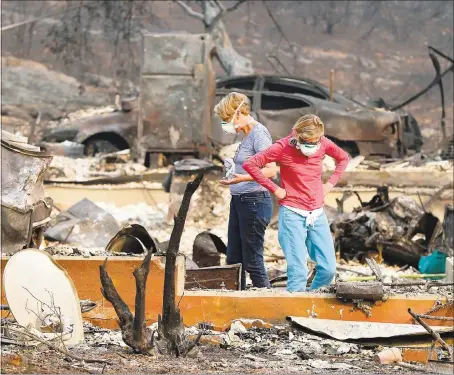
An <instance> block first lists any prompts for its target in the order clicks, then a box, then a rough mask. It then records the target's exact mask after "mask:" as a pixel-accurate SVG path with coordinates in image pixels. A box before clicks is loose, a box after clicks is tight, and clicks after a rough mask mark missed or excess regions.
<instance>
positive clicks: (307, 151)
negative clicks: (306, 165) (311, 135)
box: [296, 142, 320, 157]
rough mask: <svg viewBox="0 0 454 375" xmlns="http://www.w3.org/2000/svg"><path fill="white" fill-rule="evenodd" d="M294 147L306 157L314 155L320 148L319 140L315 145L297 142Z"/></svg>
mask: <svg viewBox="0 0 454 375" xmlns="http://www.w3.org/2000/svg"><path fill="white" fill-rule="evenodd" d="M296 147H297V148H298V149H299V150H300V151H301V153H302V154H303V155H305V156H307V157H310V156H312V155H314V154H315V153H316V152H317V151H318V150H319V148H320V142H319V143H317V144H316V145H313V144H305V143H299V142H298V143H297V145H296Z"/></svg>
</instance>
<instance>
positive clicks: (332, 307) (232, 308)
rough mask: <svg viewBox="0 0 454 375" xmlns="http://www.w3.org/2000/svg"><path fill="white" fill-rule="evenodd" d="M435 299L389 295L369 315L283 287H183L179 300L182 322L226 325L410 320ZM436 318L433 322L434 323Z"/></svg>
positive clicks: (322, 296)
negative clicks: (242, 321)
mask: <svg viewBox="0 0 454 375" xmlns="http://www.w3.org/2000/svg"><path fill="white" fill-rule="evenodd" d="M436 301H437V296H436V295H430V294H424V295H418V296H414V297H405V296H391V297H389V299H388V300H386V301H384V302H381V301H380V302H377V303H376V304H375V305H372V307H371V311H370V312H371V316H370V317H368V316H367V315H366V314H365V312H364V311H361V310H359V309H357V308H355V305H354V304H353V303H345V302H342V301H340V300H339V299H337V298H336V296H335V295H334V294H320V293H307V292H306V293H289V292H287V291H277V290H271V291H263V292H261V291H241V292H240V291H238V292H228V291H186V292H185V295H184V297H183V300H182V301H181V304H180V309H181V312H182V314H183V316H184V319H185V323H186V324H191V325H192V324H196V323H197V322H199V321H201V320H202V321H204V322H212V323H214V324H215V326H221V327H227V326H228V325H229V324H230V322H231V321H233V320H235V319H238V318H243V319H251V320H254V319H262V320H263V321H265V322H271V323H278V322H280V323H282V321H283V320H284V319H285V317H286V316H289V315H292V316H301V317H311V316H312V317H317V318H321V319H335V320H336V319H338V320H348V321H369V322H383V323H402V324H406V323H407V324H411V323H412V318H411V317H410V316H409V315H408V313H407V310H408V308H409V307H411V309H412V310H415V311H418V312H422V311H428V310H429V309H430V308H431V307H432V306H433V305H434V304H435V302H436ZM437 315H439V316H453V315H454V309H453V306H450V307H447V308H444V309H441V310H439V311H438V312H437ZM435 322H437V323H435ZM433 325H452V322H448V321H434V324H433Z"/></svg>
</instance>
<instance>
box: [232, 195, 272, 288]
mask: <svg viewBox="0 0 454 375" xmlns="http://www.w3.org/2000/svg"><path fill="white" fill-rule="evenodd" d="M272 213H273V205H272V202H271V197H270V194H269V193H268V192H263V191H260V192H256V193H247V194H241V195H232V200H231V201H230V217H229V233H228V243H227V264H236V263H241V264H242V265H243V267H242V269H243V271H242V274H241V289H242V290H244V289H245V288H246V271H247V272H248V273H249V276H250V277H251V280H252V285H253V286H254V287H256V288H270V280H269V279H268V274H267V273H266V269H265V263H264V261H263V242H264V240H265V230H266V227H267V226H268V224H269V223H270V220H271V215H272Z"/></svg>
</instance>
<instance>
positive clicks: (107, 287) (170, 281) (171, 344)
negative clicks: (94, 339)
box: [99, 170, 205, 356]
mask: <svg viewBox="0 0 454 375" xmlns="http://www.w3.org/2000/svg"><path fill="white" fill-rule="evenodd" d="M204 174H205V170H202V171H201V172H199V174H198V175H197V177H196V178H195V179H194V181H192V182H189V183H188V185H187V186H186V190H185V192H184V196H183V201H182V203H181V207H180V210H179V211H178V215H177V216H176V217H175V225H174V227H173V230H172V234H171V236H170V241H169V247H168V249H167V254H166V265H165V278H164V298H163V306H162V318H161V316H159V317H158V342H157V344H158V349H159V350H160V351H161V352H164V353H175V354H176V355H177V356H180V355H186V354H187V353H188V352H189V351H190V350H191V349H192V348H193V347H194V346H195V345H197V343H198V341H199V340H200V337H201V333H199V335H198V336H197V339H196V340H195V341H194V342H187V341H186V340H185V337H184V325H183V319H182V318H181V315H180V310H179V308H178V306H177V305H176V303H175V263H176V259H177V255H178V250H179V247H180V240H181V235H182V234H183V229H184V224H185V221H186V216H187V213H188V210H189V204H190V203H191V198H192V195H193V194H194V192H195V191H196V190H197V188H198V187H199V185H200V182H201V181H202V179H203V176H204ZM152 253H153V249H151V248H150V249H148V253H147V255H146V256H145V258H144V260H143V262H142V264H141V266H140V267H139V268H137V269H136V270H135V271H134V272H133V275H134V278H135V280H136V299H135V314H134V316H133V315H132V313H131V311H130V310H129V307H128V305H127V304H126V303H125V302H124V301H123V299H122V298H121V296H120V295H119V294H118V292H117V290H116V289H115V285H114V284H113V282H112V279H111V278H110V276H109V274H108V273H107V270H106V265H107V258H106V260H105V261H104V263H103V264H102V265H101V266H99V272H100V278H101V285H102V288H101V292H102V294H103V296H104V297H105V298H106V299H107V300H108V301H109V302H110V303H111V304H112V305H113V307H114V309H115V312H116V313H117V316H118V318H119V325H120V328H121V332H122V338H123V341H124V342H125V343H126V344H127V345H128V346H129V347H131V348H132V349H133V350H134V351H135V352H137V353H142V354H146V353H149V352H150V351H151V350H152V349H153V347H154V344H155V343H154V340H153V337H154V332H153V331H152V330H151V329H150V328H147V327H146V324H145V289H146V283H147V278H148V273H149V269H150V260H151V255H152Z"/></svg>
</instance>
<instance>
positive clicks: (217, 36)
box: [174, 0, 254, 75]
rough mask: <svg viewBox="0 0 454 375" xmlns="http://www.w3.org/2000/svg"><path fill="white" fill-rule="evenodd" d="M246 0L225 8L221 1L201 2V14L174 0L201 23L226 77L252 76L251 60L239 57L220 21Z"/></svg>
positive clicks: (206, 0) (179, 0) (184, 3)
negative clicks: (211, 40)
mask: <svg viewBox="0 0 454 375" xmlns="http://www.w3.org/2000/svg"><path fill="white" fill-rule="evenodd" d="M245 1H246V0H238V1H237V2H236V3H235V4H234V5H232V6H230V7H225V6H224V5H223V4H222V1H217V0H205V1H201V4H200V5H201V8H202V12H198V11H196V10H194V9H193V8H191V7H190V6H189V5H188V4H187V3H186V2H184V1H181V0H174V2H176V3H177V4H178V5H179V6H180V7H181V9H183V10H184V12H185V13H186V14H187V15H189V16H191V17H193V18H196V19H198V20H200V21H202V22H203V25H204V27H205V32H206V33H209V34H211V37H212V38H213V42H214V44H215V47H216V57H217V59H218V60H219V63H220V64H221V66H222V69H224V71H225V72H226V73H227V75H248V74H253V73H254V70H253V68H252V63H251V60H249V59H248V58H246V57H244V56H241V55H240V54H239V53H238V52H237V51H236V50H235V48H234V47H233V44H232V41H231V40H230V37H229V34H228V33H227V30H226V28H225V25H224V22H223V21H222V18H223V16H224V15H225V14H226V13H229V12H231V11H234V10H235V9H237V8H238V7H239V6H240V5H241V4H242V3H244V2H245Z"/></svg>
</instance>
